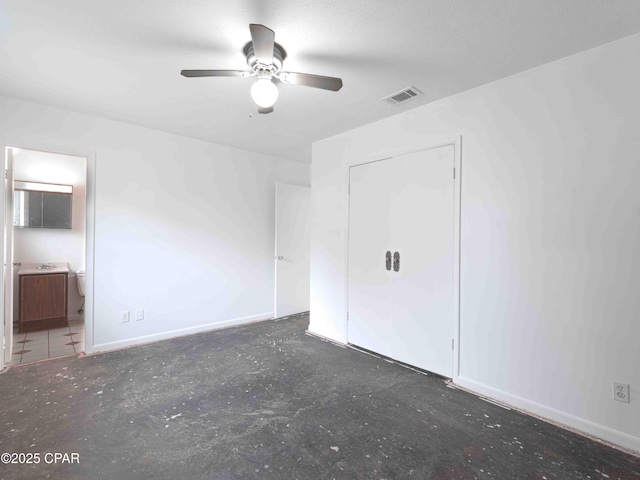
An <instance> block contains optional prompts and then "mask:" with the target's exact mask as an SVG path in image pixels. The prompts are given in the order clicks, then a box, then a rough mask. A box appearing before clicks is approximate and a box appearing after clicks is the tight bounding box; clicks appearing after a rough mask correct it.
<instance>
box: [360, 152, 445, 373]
mask: <svg viewBox="0 0 640 480" xmlns="http://www.w3.org/2000/svg"><path fill="white" fill-rule="evenodd" d="M453 166H454V150H453V146H447V147H441V148H437V149H432V150H425V151H421V152H416V153H411V154H407V155H402V156H399V157H395V158H393V159H390V160H385V161H382V162H377V163H373V164H367V165H362V166H358V167H353V168H351V179H350V183H351V197H350V212H349V214H350V229H349V327H348V335H349V342H350V343H353V344H355V345H358V346H361V347H363V348H366V349H368V350H372V351H375V352H378V353H381V354H382V355H385V356H389V357H391V358H394V359H397V360H400V361H402V362H405V363H408V364H411V365H415V366H417V367H420V368H423V369H425V370H429V371H432V372H435V373H438V374H440V375H444V376H447V377H451V376H452V366H453V356H452V353H453V352H452V348H451V340H452V338H453V312H454V309H453V301H454V298H453V292H454V289H453V278H454V276H453V268H454V261H453V252H454V248H453V247H454V244H453V232H454V229H453V219H454V211H453V208H454V183H453ZM387 250H389V251H391V253H392V255H393V254H395V252H398V253H399V255H400V262H399V271H398V272H395V271H394V270H393V268H392V270H391V271H390V272H389V271H387V270H386V268H385V265H384V262H383V258H384V254H385V252H386V251H387Z"/></svg>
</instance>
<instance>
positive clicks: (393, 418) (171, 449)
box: [0, 315, 640, 480]
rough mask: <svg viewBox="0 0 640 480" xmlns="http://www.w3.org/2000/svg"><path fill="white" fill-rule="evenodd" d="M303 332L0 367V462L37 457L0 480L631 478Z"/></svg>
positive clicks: (568, 439) (524, 425) (523, 425)
mask: <svg viewBox="0 0 640 480" xmlns="http://www.w3.org/2000/svg"><path fill="white" fill-rule="evenodd" d="M307 324H308V316H307V315H297V316H293V317H289V318H287V319H281V320H277V321H268V322H263V323H259V324H253V325H248V326H244V327H238V328H232V329H226V330H220V331H216V332H209V333H204V334H200V335H194V336H191V337H185V338H180V339H175V340H170V341H166V342H160V343H156V344H152V345H145V346H140V347H135V348H130V349H127V350H121V351H117V352H111V353H107V354H103V355H96V356H88V357H84V358H77V357H65V358H61V359H55V360H49V361H46V362H42V363H37V364H32V365H24V366H16V367H13V368H11V369H10V370H9V371H8V372H6V373H4V374H2V375H0V429H1V432H2V435H1V436H0V453H2V452H8V453H31V454H36V453H37V454H39V455H40V457H39V463H37V464H36V463H31V464H22V465H21V464H9V465H1V466H0V477H1V478H3V479H35V478H54V479H58V478H64V479H69V480H73V479H85V478H86V479H148V478H153V479H169V478H184V479H201V478H202V479H204V478H210V479H252V478H273V479H301V480H309V479H333V478H335V479H400V478H416V479H454V478H455V479H473V478H479V479H484V478H497V479H520V478H523V479H525V478H526V479H549V480H551V479H587V478H593V479H600V478H603V479H604V478H609V479H640V459H639V458H638V457H635V456H632V455H628V454H625V453H623V452H621V451H618V450H615V449H613V448H610V447H607V446H605V445H602V444H600V443H597V442H594V441H591V440H588V439H586V438H584V437H581V436H579V435H576V434H573V433H570V432H567V431H565V430H563V429H560V428H557V427H555V426H552V425H549V424H547V423H545V422H541V421H539V420H537V419H534V418H531V417H528V416H526V415H523V414H520V413H518V412H515V411H512V410H505V409H503V408H501V407H499V406H496V405H493V404H491V403H487V402H485V401H483V400H481V399H479V398H476V397H475V396H473V395H470V394H468V393H465V392H463V391H460V390H455V389H451V388H448V387H447V386H446V385H445V383H444V381H443V380H442V379H441V378H438V377H436V376H433V375H422V374H420V373H417V372H414V371H412V370H409V369H406V368H403V367H402V366H400V365H397V364H394V363H389V362H387V361H385V360H383V359H377V358H374V357H371V356H369V355H366V354H363V353H360V352H357V351H354V350H351V349H345V348H341V347H338V346H335V345H333V344H331V343H329V342H325V341H322V340H320V339H317V338H315V337H311V336H308V335H305V328H306V326H307ZM53 453H59V454H69V455H70V454H72V453H75V454H77V455H78V457H77V458H79V463H62V462H63V461H64V460H65V458H64V457H63V458H60V459H58V461H55V457H53V456H51V455H48V456H47V455H46V454H53ZM3 459H4V457H3ZM22 459H23V460H28V458H25V457H23V458H22ZM31 460H32V461H35V459H34V457H32V458H31ZM66 460H73V457H68V458H67V459H66Z"/></svg>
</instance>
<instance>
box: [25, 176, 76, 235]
mask: <svg viewBox="0 0 640 480" xmlns="http://www.w3.org/2000/svg"><path fill="white" fill-rule="evenodd" d="M13 186H14V196H13V226H14V227H18V228H67V229H70V228H71V197H72V195H73V186H72V185H57V184H53V183H38V182H25V181H21V180H16V181H15V182H14V184H13Z"/></svg>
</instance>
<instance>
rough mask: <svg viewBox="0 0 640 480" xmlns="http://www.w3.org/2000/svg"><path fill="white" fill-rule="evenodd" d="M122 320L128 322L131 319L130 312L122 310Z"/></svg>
mask: <svg viewBox="0 0 640 480" xmlns="http://www.w3.org/2000/svg"><path fill="white" fill-rule="evenodd" d="M120 321H121V322H122V323H127V322H128V321H129V312H120Z"/></svg>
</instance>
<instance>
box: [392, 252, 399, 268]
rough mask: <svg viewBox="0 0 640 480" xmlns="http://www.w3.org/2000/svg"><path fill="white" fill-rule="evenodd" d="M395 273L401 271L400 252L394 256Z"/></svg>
mask: <svg viewBox="0 0 640 480" xmlns="http://www.w3.org/2000/svg"><path fill="white" fill-rule="evenodd" d="M393 271H394V272H399V271H400V254H399V253H398V252H395V253H394V254H393Z"/></svg>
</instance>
